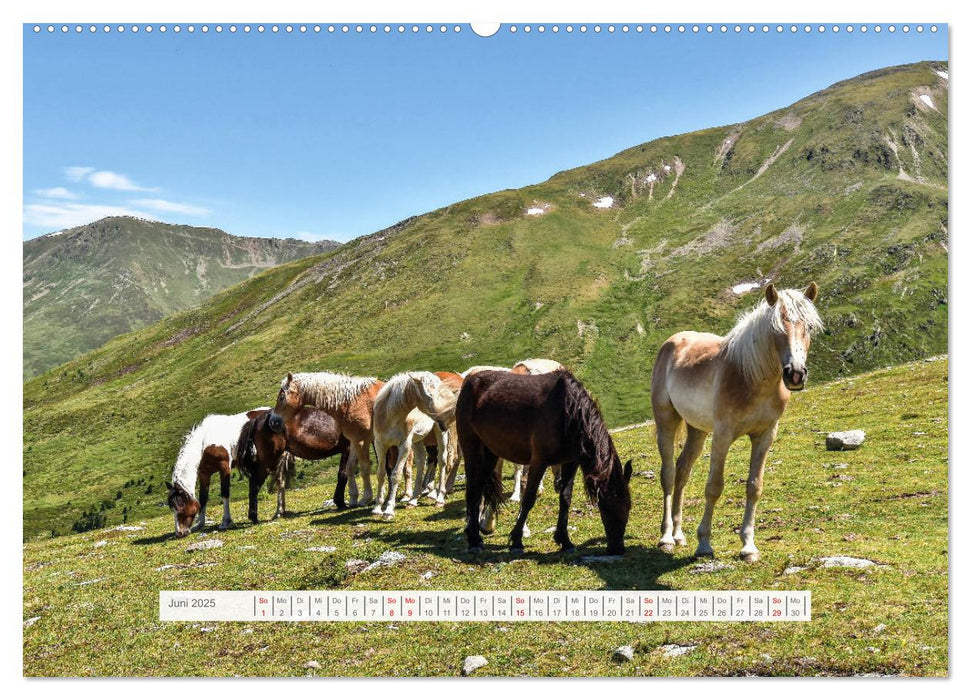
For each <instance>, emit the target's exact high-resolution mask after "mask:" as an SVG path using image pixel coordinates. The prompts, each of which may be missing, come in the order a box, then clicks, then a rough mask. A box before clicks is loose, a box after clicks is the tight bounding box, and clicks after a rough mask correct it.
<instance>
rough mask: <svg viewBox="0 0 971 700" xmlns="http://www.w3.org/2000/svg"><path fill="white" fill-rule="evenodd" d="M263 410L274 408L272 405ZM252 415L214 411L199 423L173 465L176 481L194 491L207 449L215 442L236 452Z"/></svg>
mask: <svg viewBox="0 0 971 700" xmlns="http://www.w3.org/2000/svg"><path fill="white" fill-rule="evenodd" d="M260 410H267V411H268V410H270V409H269V408H265V409H260ZM247 421H249V417H248V416H247V415H246V412H243V413H236V414H234V415H231V416H226V415H221V414H218V413H213V414H211V415H208V416H206V417H205V418H203V419H202V421H201V422H200V423H199V424H198V425H196V426H195V427H194V428H193V429H192V430H190V431H189V434H188V435H186V436H185V438H184V439H183V441H182V447H181V449H180V450H179V456H178V457H177V458H176V460H175V467H174V468H173V469H172V483H173V484H175V485H178V486H181V487H182V488H183V489H185V490H186V491H187V492H188V493H189V494H190V495H191V494H194V493H195V491H196V477H197V476H198V469H199V462H200V460H202V453H203V451H204V450H205V449H206V448H207V447H210V446H212V445H219V446H220V447H223V448H224V449H225V450H226V452H227V453H228V454H229V456H230V458H231V459H232V458H233V457H234V455H235V454H236V446H237V444H238V443H239V437H240V432H241V431H242V429H243V426H244V425H245V424H246V422H247Z"/></svg>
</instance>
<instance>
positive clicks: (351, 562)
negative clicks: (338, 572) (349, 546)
mask: <svg viewBox="0 0 971 700" xmlns="http://www.w3.org/2000/svg"><path fill="white" fill-rule="evenodd" d="M344 568H345V569H347V573H349V574H359V573H361V572H362V571H364V570H365V569H366V568H368V563H367V562H366V561H364V560H363V559H348V560H347V561H346V562H345V563H344Z"/></svg>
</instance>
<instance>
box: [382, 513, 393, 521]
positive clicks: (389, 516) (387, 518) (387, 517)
mask: <svg viewBox="0 0 971 700" xmlns="http://www.w3.org/2000/svg"><path fill="white" fill-rule="evenodd" d="M384 519H385V520H389V521H390V520H394V513H385V514H384Z"/></svg>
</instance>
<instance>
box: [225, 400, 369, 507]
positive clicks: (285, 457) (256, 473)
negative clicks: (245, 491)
mask: <svg viewBox="0 0 971 700" xmlns="http://www.w3.org/2000/svg"><path fill="white" fill-rule="evenodd" d="M269 416H270V412H269V411H268V410H267V411H261V412H260V415H257V416H256V417H254V418H251V419H250V420H249V421H247V422H246V424H245V425H244V426H243V429H242V431H241V433H240V436H239V442H238V443H237V446H236V465H237V466H238V467H239V470H240V471H242V472H243V473H244V474H245V475H246V476H247V477H249V519H250V521H251V522H253V523H256V522H258V521H259V516H258V511H257V496H258V495H259V492H260V488H261V487H262V486H263V483H264V482H265V481H266V479H267V477H268V476H269V475H271V474H272V475H274V482H275V486H276V494H277V504H276V512H275V513H274V514H273V519H274V520H276V519H277V518H279V517H280V516H282V515H283V514H284V513H285V512H286V509H287V500H286V487H287V485H288V484H287V475H288V474H289V472H290V471H291V470H292V468H293V465H294V458H295V457H300V458H301V459H312V460H317V459H325V458H327V457H330V456H332V455H335V454H339V455H340V456H341V464H340V467H339V468H338V472H337V474H338V476H337V489H336V490H335V492H334V503H335V504H337V507H338V508H342V507H346V505H345V504H344V486H345V484H346V483H347V477H346V475H344V473H343V472H344V466H345V463H346V462H347V458H348V455H349V454H350V443H348V441H347V438H345V437H344V436H343V435H341V432H340V430H339V429H338V427H337V422H336V421H335V420H334V419H333V418H331V417H330V416H329V415H327V413H325V412H324V411H322V410H320V409H319V408H313V407H310V406H304V407H303V408H301V409H300V410H299V411H297V412H296V413H294V414H293V417H292V418H291V419H290V421H288V422H287V423H286V424H284V425H283V429H282V430H281V431H280V432H275V431H274V430H273V429H272V428H270V425H269V422H270V421H269Z"/></svg>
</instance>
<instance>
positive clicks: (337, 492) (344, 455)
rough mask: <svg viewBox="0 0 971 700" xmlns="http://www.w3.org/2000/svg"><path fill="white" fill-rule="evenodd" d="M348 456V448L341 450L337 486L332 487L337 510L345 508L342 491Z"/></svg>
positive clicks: (345, 482) (345, 486) (343, 489)
mask: <svg viewBox="0 0 971 700" xmlns="http://www.w3.org/2000/svg"><path fill="white" fill-rule="evenodd" d="M349 456H350V450H348V449H345V450H342V451H341V459H340V464H339V465H338V467H337V486H335V487H334V505H335V506H336V507H337V510H344V509H345V508H347V501H345V500H344V492H345V491H346V489H347V459H348V457H349Z"/></svg>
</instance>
